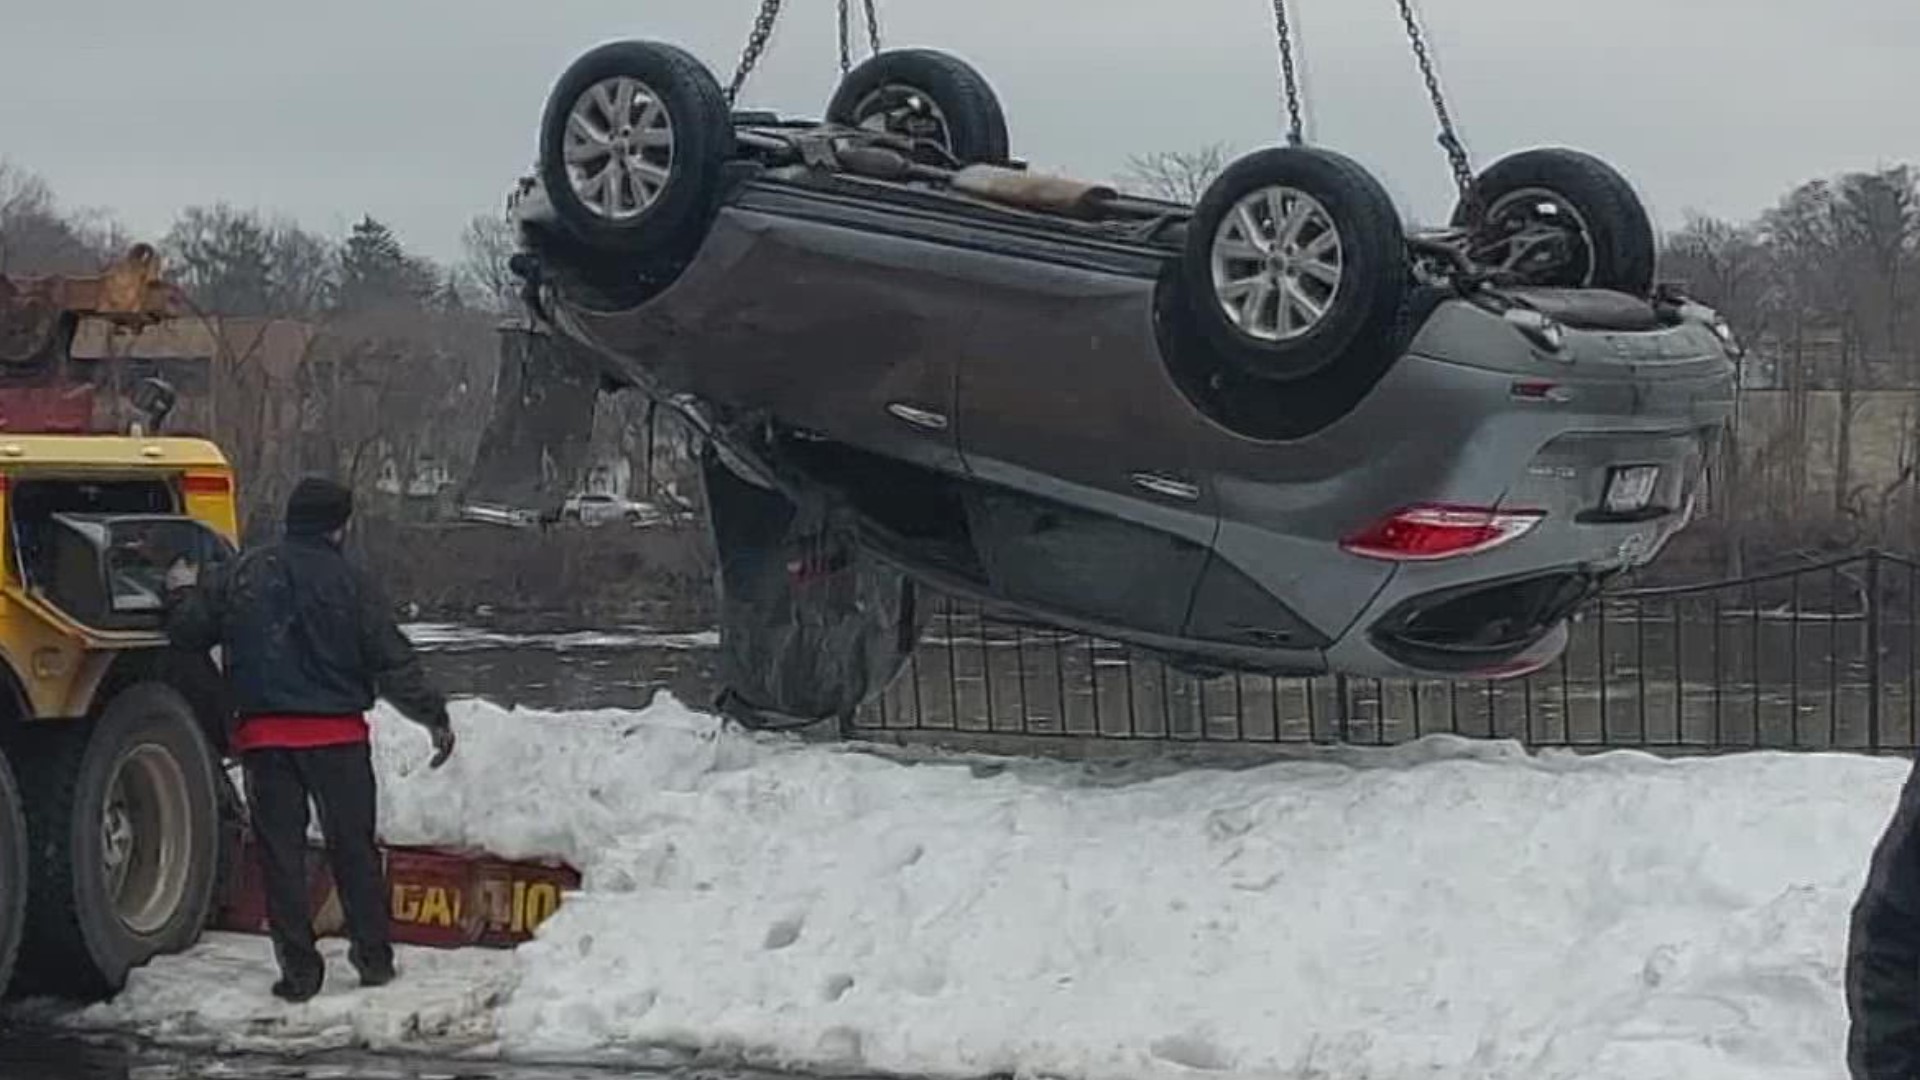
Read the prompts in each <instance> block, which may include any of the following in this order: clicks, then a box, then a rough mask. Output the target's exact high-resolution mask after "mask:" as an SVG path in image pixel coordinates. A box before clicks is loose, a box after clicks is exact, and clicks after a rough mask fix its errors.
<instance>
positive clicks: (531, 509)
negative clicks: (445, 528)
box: [457, 320, 601, 526]
mask: <svg viewBox="0 0 1920 1080" xmlns="http://www.w3.org/2000/svg"><path fill="white" fill-rule="evenodd" d="M499 353H500V370H499V374H498V375H497V376H496V378H495V382H494V392H493V409H492V413H491V415H490V416H489V417H488V420H487V427H486V430H485V432H484V433H483V434H482V435H481V437H480V446H479V450H478V452H477V453H476V454H475V456H474V464H473V472H472V474H471V475H470V476H469V478H468V480H467V483H466V485H465V486H464V487H463V488H462V489H461V491H460V493H459V497H458V500H457V505H458V507H459V516H460V517H461V518H462V519H463V520H467V521H475V522H482V523H487V524H499V525H513V526H526V525H533V524H537V523H539V522H544V521H554V520H557V519H558V518H559V516H560V507H561V505H562V503H564V502H565V501H566V497H567V493H568V491H569V490H570V489H571V488H572V486H573V485H574V483H575V482H576V481H578V479H579V478H580V475H581V472H582V470H583V469H584V468H585V466H586V463H587V452H588V449H589V447H590V442H591V439H592V437H593V414H594V408H595V406H596V404H597V403H598V401H599V394H600V389H601V377H600V371H599V368H598V367H597V366H596V365H595V364H594V363H593V360H592V358H591V357H589V356H587V355H586V354H585V353H584V352H583V351H582V350H581V349H580V348H579V347H577V346H575V345H573V344H571V343H570V342H568V341H566V340H565V339H563V338H560V337H557V336H556V335H554V334H553V333H551V332H550V331H548V330H546V329H544V328H542V327H539V326H536V325H534V324H532V323H530V322H526V321H520V320H516V321H513V322H509V323H506V324H504V325H502V326H501V327H500V336H499Z"/></svg>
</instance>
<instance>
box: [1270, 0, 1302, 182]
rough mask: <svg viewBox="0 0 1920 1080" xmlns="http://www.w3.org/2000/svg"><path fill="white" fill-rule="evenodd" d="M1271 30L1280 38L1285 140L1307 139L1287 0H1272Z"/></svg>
mask: <svg viewBox="0 0 1920 1080" xmlns="http://www.w3.org/2000/svg"><path fill="white" fill-rule="evenodd" d="M1273 32H1274V34H1275V36H1277V37H1278V38H1279V39H1280V85H1281V87H1282V88H1283V89H1284V90H1285V92H1286V98H1287V141H1288V142H1290V143H1292V144H1293V145H1295V146H1299V145H1301V144H1302V143H1304V142H1306V141H1307V137H1306V123H1305V121H1304V120H1302V119H1301V113H1300V76H1299V73H1298V72H1296V71H1295V70H1294V67H1293V28H1292V27H1291V26H1290V25H1289V24H1288V22H1287V0H1273Z"/></svg>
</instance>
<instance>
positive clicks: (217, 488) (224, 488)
mask: <svg viewBox="0 0 1920 1080" xmlns="http://www.w3.org/2000/svg"><path fill="white" fill-rule="evenodd" d="M180 486H181V487H182V488H184V489H186V492H187V494H189V495H225V494H227V493H228V492H230V491H232V490H233V478H232V477H229V476H224V475H222V474H220V473H188V474H187V475H186V476H185V477H183V478H182V479H181V481H180Z"/></svg>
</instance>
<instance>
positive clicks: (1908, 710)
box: [855, 551, 1920, 752]
mask: <svg viewBox="0 0 1920 1080" xmlns="http://www.w3.org/2000/svg"><path fill="white" fill-rule="evenodd" d="M1917 668H1920V563H1916V562H1915V561H1913V560H1911V559H1908V558H1904V557H1901V556H1897V555H1891V554H1887V553H1884V552H1880V551H1869V552H1866V553H1864V554H1861V555H1856V556H1852V557H1848V558H1844V559H1839V560H1835V561H1831V562H1824V563H1819V564H1817V565H1808V566H1803V567H1797V568H1794V569H1789V570H1783V571H1780V572H1777V573H1771V574H1765V575H1758V576H1754V577H1749V578H1743V579H1740V580H1735V581H1722V582H1713V583H1709V584H1701V585H1690V586H1682V587H1674V588H1639V589H1631V590H1624V591H1619V592H1615V593H1611V594H1609V595H1606V596H1603V597H1602V598H1600V599H1599V600H1596V601H1595V602H1594V603H1593V604H1591V605H1589V607H1588V608H1587V609H1585V610H1584V611H1583V612H1582V613H1581V616H1580V618H1579V620H1578V621H1577V622H1576V623H1575V626H1574V633H1573V640H1572V643H1571V645H1570V646H1569V648H1568V650H1567V652H1566V654H1565V655H1564V656H1563V657H1562V658H1561V659H1560V661H1559V662H1558V663H1556V664H1555V665H1553V666H1552V667H1550V668H1548V669H1546V670H1544V671H1541V672H1539V673H1537V674H1535V675H1533V676H1532V677H1529V678H1526V679H1520V680H1514V681H1508V682H1484V683H1460V682H1439V683H1430V682H1407V681H1398V682H1396V681H1388V680H1376V679H1356V678H1346V677H1339V676H1330V677H1322V678H1314V679H1274V678H1268V677H1265V676H1260V677H1255V676H1251V675H1239V676H1233V675H1229V676H1226V677H1223V678H1218V679H1202V678H1198V677H1195V676H1191V675H1187V674H1183V673H1181V672H1179V671H1177V670H1175V669H1172V668H1170V667H1169V666H1168V665H1166V664H1164V663H1162V662H1160V661H1158V660H1153V659H1149V658H1146V657H1143V656H1141V655H1140V654H1138V653H1137V652H1136V651H1134V650H1132V649H1130V648H1128V647H1127V646H1125V645H1119V644H1115V643H1111V642H1104V641H1098V640H1090V639H1087V638H1083V637H1075V636H1072V635H1067V634H1060V633H1055V632H1053V631H1049V630H1034V629H1032V628H1028V627H1020V626H1012V625H1006V624H1003V623H999V622H995V621H993V620H991V619H988V618H984V617H982V616H981V615H980V613H979V612H978V611H977V610H971V609H969V608H968V607H967V606H966V605H962V604H957V603H948V604H946V605H944V606H943V607H942V609H941V610H940V612H939V614H937V615H936V617H935V619H934V623H933V626H932V628H931V629H930V631H929V633H928V636H927V638H926V640H925V641H923V643H922V644H921V647H920V649H919V650H918V652H917V653H916V654H915V656H914V658H913V662H912V664H911V666H910V668H909V670H908V671H907V673H906V674H905V675H904V676H903V677H902V678H901V679H900V680H899V682H898V683H896V684H895V685H894V686H893V687H892V688H891V689H890V690H889V691H888V693H887V694H886V695H885V696H884V698H883V699H882V700H880V701H879V702H877V703H875V704H874V705H873V706H872V707H870V708H869V709H867V710H866V711H865V712H864V713H863V714H862V715H861V716H860V717H858V718H857V720H856V723H855V733H857V734H861V735H872V734H875V733H879V732H907V731H927V732H961V733H970V734H997V735H1035V736H1069V737H1081V738H1102V739H1138V740H1166V741H1174V742H1182V741H1184V742H1194V743H1352V744H1365V745H1389V744H1395V743H1401V742H1406V741H1409V740H1412V739H1417V738H1420V737H1423V736H1427V735H1434V734H1452V735H1461V736H1468V737H1475V738H1498V739H1517V740H1520V741H1522V742H1524V743H1527V744H1529V745H1532V746H1537V747H1580V748H1587V747H1591V748H1635V749H1649V750H1670V751H1690V750H1693V751H1712V750H1747V749H1796V750H1847V751H1865V752H1879V751H1907V750H1911V749H1913V748H1914V746H1915V742H1916V719H1920V697H1916V694H1915V691H1914V675H1915V671H1916V669H1917Z"/></svg>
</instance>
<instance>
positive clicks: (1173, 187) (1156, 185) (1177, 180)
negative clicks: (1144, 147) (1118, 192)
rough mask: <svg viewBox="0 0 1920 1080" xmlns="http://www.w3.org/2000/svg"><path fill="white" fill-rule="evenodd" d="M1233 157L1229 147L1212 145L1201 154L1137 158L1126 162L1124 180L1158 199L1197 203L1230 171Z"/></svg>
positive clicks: (1170, 152) (1183, 152) (1169, 152)
mask: <svg viewBox="0 0 1920 1080" xmlns="http://www.w3.org/2000/svg"><path fill="white" fill-rule="evenodd" d="M1232 154H1233V151H1232V148H1231V147H1229V146H1228V145H1227V144H1226V143H1212V144H1210V145H1207V146H1203V147H1201V148H1199V149H1198V150H1162V151H1159V152H1156V153H1152V154H1135V155H1134V156H1132V157H1130V158H1128V159H1127V167H1126V171H1125V172H1124V173H1123V174H1122V179H1123V181H1124V182H1126V183H1129V184H1132V185H1135V186H1137V187H1138V188H1139V189H1140V190H1141V191H1143V192H1145V193H1146V194H1149V195H1153V196H1156V197H1158V198H1162V199H1171V200H1173V201H1174V202H1183V203H1196V202H1199V201H1200V196H1201V195H1203V194H1205V193H1206V190H1207V185H1208V184H1211V183H1212V182H1213V178H1214V177H1216V176H1219V175H1220V171H1221V170H1222V169H1225V168H1226V167H1227V161H1228V159H1229V158H1230V157H1231V156H1232Z"/></svg>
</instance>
